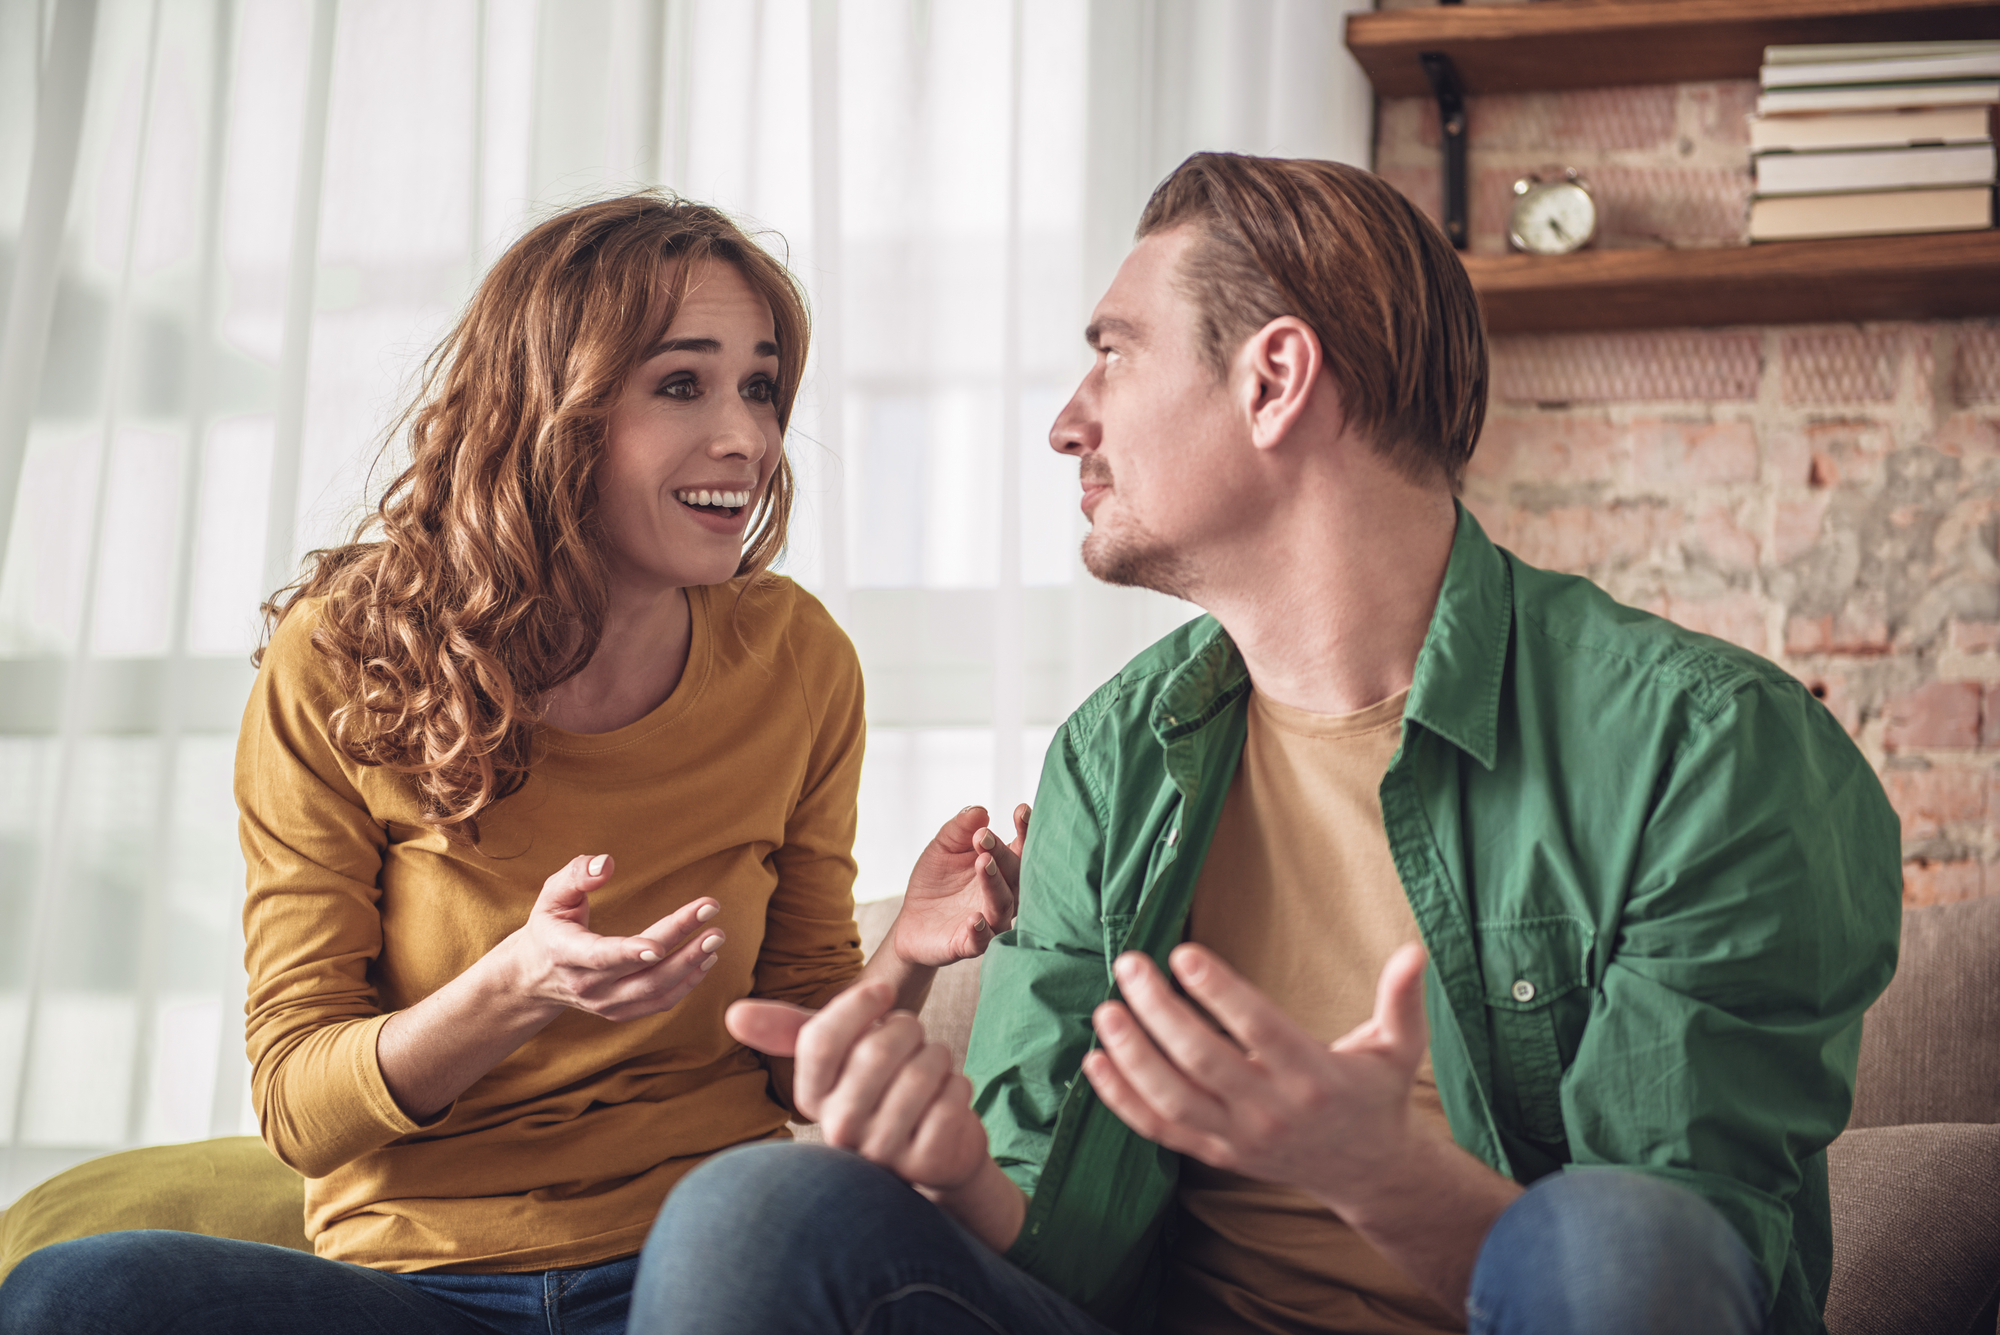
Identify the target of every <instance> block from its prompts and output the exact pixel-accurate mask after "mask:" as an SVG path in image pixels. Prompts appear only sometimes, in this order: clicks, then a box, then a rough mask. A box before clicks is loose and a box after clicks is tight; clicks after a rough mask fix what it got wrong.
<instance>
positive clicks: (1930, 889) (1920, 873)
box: [1903, 858, 1985, 908]
mask: <svg viewBox="0 0 2000 1335" xmlns="http://www.w3.org/2000/svg"><path fill="white" fill-rule="evenodd" d="M1984 893H1985V878H1984V868H1982V867H1981V865H1980V864H1979V863H1978V862H1976V861H1974V860H1972V859H1970V858H1962V859H1957V860H1955V861H1951V862H1933V861H1931V859H1929V858H1911V859H1910V860H1909V861H1908V862H1905V863H1904V864H1903V903H1905V904H1906V905H1909V906H1910V907H1912V908H1919V907H1922V906H1923V905H1926V904H1952V903H1956V902H1958V901H1959V900H1962V899H1978V898H1979V897H1980V896H1981V895H1982V894H1984Z"/></svg>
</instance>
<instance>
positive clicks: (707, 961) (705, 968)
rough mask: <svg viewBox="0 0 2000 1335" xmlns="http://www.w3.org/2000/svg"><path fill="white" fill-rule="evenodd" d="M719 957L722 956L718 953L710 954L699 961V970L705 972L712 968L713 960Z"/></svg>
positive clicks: (713, 965)
mask: <svg viewBox="0 0 2000 1335" xmlns="http://www.w3.org/2000/svg"><path fill="white" fill-rule="evenodd" d="M721 958H722V956H720V955H710V956H709V957H708V958H707V959H705V960H703V961H702V962H701V971H702V972H703V973H707V972H708V971H709V970H710V969H713V968H714V967H715V962H716V961H717V960H719V959H721Z"/></svg>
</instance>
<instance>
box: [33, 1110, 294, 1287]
mask: <svg viewBox="0 0 2000 1335" xmlns="http://www.w3.org/2000/svg"><path fill="white" fill-rule="evenodd" d="M305 1214H306V1195H305V1181H304V1179H302V1178H301V1177H300V1176H299V1175H298V1174H297V1173H294V1172H293V1171H292V1170H291V1169H289V1168H287V1167H285V1166H284V1165H283V1164H281V1163H279V1162H278V1161H277V1160H276V1159H274V1158H272V1157H271V1152H270V1151H269V1150H267V1149H265V1148H264V1142H263V1141H261V1140H259V1139H257V1137H255V1136H227V1137H224V1138H222V1139H220V1140H197V1141H195V1142H193V1143H192V1144H188V1145H156V1146H153V1147H152V1148H150V1149H143V1150H127V1151H125V1152H124V1153H123V1154H111V1155H106V1156H105V1157H104V1158H102V1159H92V1160H91V1161H90V1162H88V1163H81V1164H78V1165H77V1166H76V1167H74V1168H72V1169H70V1170H69V1171H68V1172H67V1173H58V1174H57V1175H56V1176H54V1177H52V1178H50V1179H49V1180H48V1181H46V1182H44V1183H42V1184H41V1185H40V1186H38V1187H36V1188H34V1189H33V1190H31V1191H30V1192H28V1194H27V1195H25V1196H23V1197H21V1199H20V1200H18V1201H15V1202H14V1204H13V1206H12V1207H11V1208H9V1209H8V1210H7V1212H6V1213H5V1214H0V1279H5V1278H6V1277H7V1273H8V1272H9V1271H11V1270H12V1269H13V1268H14V1267H15V1266H16V1265H18V1264H20V1262H21V1259H22V1258H23V1257H25V1256H27V1255H28V1253H30V1252H32V1251H35V1250H37V1249H39V1248H42V1247H47V1246H50V1245H51V1244H53V1243H58V1242H68V1241H69V1240H70V1239H71V1238H88V1237H93V1236H95V1235H97V1234H99V1233H115V1232H118V1231H119V1230H120V1229H127V1228H170V1229H176V1230H178V1231H180V1232H183V1233H206V1234H208V1235H209V1236H210V1237H216V1238H238V1239H241V1240H242V1241H244V1242H268V1243H271V1244H273V1245H275V1246H279V1247H290V1248H293V1249H294V1250H297V1251H302V1252H309V1251H311V1250H312V1244H311V1243H309V1242H307V1241H306V1232H305Z"/></svg>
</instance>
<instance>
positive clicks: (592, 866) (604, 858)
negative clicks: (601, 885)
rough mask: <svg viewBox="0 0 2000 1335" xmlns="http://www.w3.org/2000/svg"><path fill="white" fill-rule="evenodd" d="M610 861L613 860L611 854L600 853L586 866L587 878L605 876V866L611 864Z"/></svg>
mask: <svg viewBox="0 0 2000 1335" xmlns="http://www.w3.org/2000/svg"><path fill="white" fill-rule="evenodd" d="M610 860H611V855H610V854H609V853H599V854H598V855H597V856H596V857H594V858H592V859H591V860H590V861H589V862H587V863H585V864H584V868H583V870H584V874H585V875H587V876H602V875H604V864H605V863H606V862H609V861H610Z"/></svg>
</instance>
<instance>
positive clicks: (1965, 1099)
mask: <svg viewBox="0 0 2000 1335" xmlns="http://www.w3.org/2000/svg"><path fill="white" fill-rule="evenodd" d="M895 911H896V902H895V901H893V900H890V901H883V902H880V903H876V904H865V905H862V906H861V911H860V914H859V917H860V920H861V927H862V937H863V944H864V945H865V946H866V947H868V948H869V949H871V950H872V949H873V948H874V946H875V945H876V944H877V943H878V942H879V941H880V939H881V937H882V935H883V933H884V932H886V931H887V929H888V926H889V923H890V921H891V920H892V919H893V918H894V915H895ZM978 996H979V973H978V965H977V962H976V961H972V962H967V963H964V964H959V965H955V966H953V967H952V968H949V969H946V970H944V971H942V972H941V973H940V975H939V977H938V981H937V983H936V985H935V986H934V988H933V989H932V992H931V996H930V1000H929V1001H928V1002H927V1003H926V1005H925V1007H924V1021H925V1023H926V1025H927V1026H928V1027H929V1028H930V1030H931V1032H932V1034H933V1035H934V1036H936V1037H938V1038H941V1039H942V1040H943V1041H944V1042H945V1043H947V1044H948V1045H950V1046H951V1048H952V1049H953V1051H954V1053H955V1054H956V1055H957V1057H958V1058H959V1059H960V1060H961V1061H962V1060H963V1059H964V1055H965V1043H966V1038H967V1035H968V1034H969V1032H970V1030H971V1027H972V1011H973V1007H974V1005H975V1004H976V1003H977V1001H978ZM794 1131H795V1133H796V1134H798V1135H799V1136H800V1137H801V1138H803V1139H815V1138H817V1131H816V1129H815V1128H812V1127H795V1128H794ZM1827 1158H1828V1175H1829V1178H1830V1184H1831V1189H1832V1195H1833V1227H1834V1275H1833V1287H1832V1291H1831V1294H1830V1295H1829V1298H1828V1301H1827V1313H1826V1317H1827V1326H1828V1328H1829V1330H1830V1331H1831V1332H1832V1335H1911V1333H1912V1332H1923V1333H1924V1335H1964V1333H1965V1332H1973V1331H1977V1332H1980V1333H1981V1335H1984V1332H1986V1331H1994V1330H1996V1328H2000V1313H1996V1304H1997V1303H2000V897H1995V898H1988V899H1981V900H1973V901H1970V902H1967V903H1963V904H1951V905H1945V906H1941V907H1936V908H1922V909H1909V910H1905V912H1904V914H1903V956H1902V965H1901V968H1900V969H1899V970H1898V971H1897V975H1896V979H1895V981H1894V982H1893V983H1892V984H1891V985H1890V987H1889V990H1888V991H1887V992H1885V993H1884V994H1883V996H1882V998H1881V999H1880V1000H1879V1001H1878V1002H1876V1004H1875V1006H1874V1007H1873V1008H1872V1009H1871V1010H1870V1011H1869V1012H1868V1016H1867V1019H1866V1020H1865V1022H1864V1024H1863V1027H1862V1037H1861V1072H1860V1081H1859V1084H1858V1087H1857V1092H1856V1098H1855V1105H1854V1115H1853V1117H1852V1119H1851V1120H1850V1122H1849V1125H1848V1130H1847V1131H1846V1133H1845V1134H1843V1135H1842V1136H1841V1137H1840V1139H1839V1140H1837V1141H1835V1142H1834V1144H1833V1146H1832V1147H1831V1148H1830V1150H1829V1151H1828V1155H1827ZM303 1202H304V1194H303V1188H302V1186H301V1183H300V1181H299V1179H298V1178H297V1177H296V1176H295V1175H293V1174H292V1172H291V1171H290V1170H289V1169H287V1168H285V1167H284V1165H282V1164H280V1163H278V1162H277V1160H275V1159H273V1158H271V1156H270V1155H269V1154H268V1153H267V1152H266V1151H265V1150H264V1148H263V1145H262V1144H261V1143H260V1142H259V1141H258V1140H257V1139H256V1138H255V1137H250V1136H239V1137H229V1138H225V1139H220V1140H211V1141H199V1142H196V1143H195V1144H193V1145H174V1146H159V1147H154V1148H151V1149H141V1150H130V1151H127V1152H125V1153H122V1154H114V1155H110V1156H108V1157H106V1158H102V1159H97V1160H93V1161H92V1162H90V1163H86V1164H82V1165H79V1166H78V1167H76V1168H73V1169H71V1170H69V1171H68V1172H66V1173H63V1174H60V1175H59V1176H57V1177H54V1178H52V1179H50V1180H49V1181H47V1182H45V1183H43V1184H42V1185H40V1186H38V1187H36V1188H34V1189H33V1190H32V1191H30V1192H28V1193H27V1194H26V1195H24V1196H23V1197H22V1198H21V1199H20V1200H19V1201H17V1202H16V1203H15V1204H14V1206H13V1207H12V1208H11V1209H9V1210H7V1211H6V1212H5V1213H4V1214H0V1279H4V1277H5V1275H6V1273H7V1272H8V1271H9V1270H11V1269H12V1268H13V1266H14V1265H15V1264H16V1263H17V1262H18V1261H19V1260H20V1259H21V1258H22V1257H23V1256H26V1255H27V1254H28V1253H29V1252H31V1251H33V1250H35V1249H36V1248H37V1247H42V1246H47V1245H49V1244H50V1243H54V1242H60V1241H63V1240H65V1239H68V1238H75V1237H85V1236H88V1235H90V1234H93V1233H100V1232H107V1231H109V1230H112V1229H118V1228H174V1229H184V1230H187V1231H191V1232H196V1233H208V1234H213V1235H217V1236H224V1237H241V1238H248V1239H251V1240H254V1241H259V1242H270V1243H275V1244H278V1245H281V1246H289V1247H296V1248H298V1249H300V1250H309V1247H308V1244H307V1242H306V1240H305V1237H304V1234H303V1230H302V1225H301V1222H300V1221H301V1216H302V1214H303Z"/></svg>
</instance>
